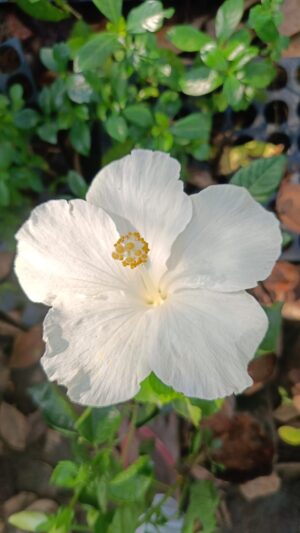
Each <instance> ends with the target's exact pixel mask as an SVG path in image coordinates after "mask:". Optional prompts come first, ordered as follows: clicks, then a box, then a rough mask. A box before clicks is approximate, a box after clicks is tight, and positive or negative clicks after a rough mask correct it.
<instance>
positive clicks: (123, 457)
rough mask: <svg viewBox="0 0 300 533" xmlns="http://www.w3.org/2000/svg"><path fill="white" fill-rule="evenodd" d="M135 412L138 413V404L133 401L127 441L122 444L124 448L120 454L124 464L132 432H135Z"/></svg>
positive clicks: (132, 435)
mask: <svg viewBox="0 0 300 533" xmlns="http://www.w3.org/2000/svg"><path fill="white" fill-rule="evenodd" d="M137 414H138V405H137V404H136V403H135V404H134V405H133V408H132V415H131V420H130V426H129V430H128V433H127V442H126V444H125V446H124V449H123V452H122V456H121V459H122V463H123V464H124V465H126V463H127V456H128V451H129V448H130V446H131V443H132V440H133V437H134V434H135V430H136V419H137Z"/></svg>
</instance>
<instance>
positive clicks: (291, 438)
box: [277, 426, 300, 446]
mask: <svg viewBox="0 0 300 533" xmlns="http://www.w3.org/2000/svg"><path fill="white" fill-rule="evenodd" d="M277 431H278V435H279V437H280V438H281V440H283V442H286V443H287V444H290V446H300V428H294V427H293V426H281V427H280V428H278V430H277Z"/></svg>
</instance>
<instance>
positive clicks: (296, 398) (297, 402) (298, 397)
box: [293, 394, 300, 413]
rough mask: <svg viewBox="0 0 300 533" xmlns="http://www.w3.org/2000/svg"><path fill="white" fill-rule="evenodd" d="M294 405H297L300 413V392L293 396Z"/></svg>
mask: <svg viewBox="0 0 300 533" xmlns="http://www.w3.org/2000/svg"><path fill="white" fill-rule="evenodd" d="M293 405H294V406H295V407H296V409H297V411H298V413H300V394H296V395H295V396H294V397H293Z"/></svg>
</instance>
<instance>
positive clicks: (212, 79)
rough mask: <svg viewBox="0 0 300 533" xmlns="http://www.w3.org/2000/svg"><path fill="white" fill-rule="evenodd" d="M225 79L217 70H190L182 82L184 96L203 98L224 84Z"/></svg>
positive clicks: (197, 68)
mask: <svg viewBox="0 0 300 533" xmlns="http://www.w3.org/2000/svg"><path fill="white" fill-rule="evenodd" d="M222 81H223V78H222V76H221V75H220V74H219V72H217V71H216V70H211V69H210V68H208V67H206V66H205V67H204V66H203V67H195V68H191V69H190V70H188V71H187V72H186V73H185V75H184V76H183V77H182V78H181V80H180V87H181V90H182V92H183V93H184V94H188V95H189V96H202V95H203V94H208V93H211V92H212V91H214V90H215V89H216V88H217V87H219V86H220V85H221V84H222Z"/></svg>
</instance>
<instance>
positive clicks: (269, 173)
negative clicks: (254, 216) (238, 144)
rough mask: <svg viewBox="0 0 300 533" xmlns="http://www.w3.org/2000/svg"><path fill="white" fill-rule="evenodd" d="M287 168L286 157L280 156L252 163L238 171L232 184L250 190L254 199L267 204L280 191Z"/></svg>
mask: <svg viewBox="0 0 300 533" xmlns="http://www.w3.org/2000/svg"><path fill="white" fill-rule="evenodd" d="M285 168H286V157H285V156H284V155H279V156H275V157H268V158H262V159H257V160H256V161H252V163H250V165H248V166H246V167H243V168H241V169H240V170H238V171H237V172H236V173H235V174H234V176H233V177H232V178H231V181H230V183H233V184H234V185H240V186H241V187H245V188H246V189H248V191H249V192H250V194H252V196H253V198H255V200H257V201H258V202H261V203H265V202H267V201H268V200H269V198H270V196H271V195H272V194H273V193H274V192H275V191H276V190H277V189H278V187H279V184H280V182H281V180H282V178H283V175H284V172H285Z"/></svg>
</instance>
